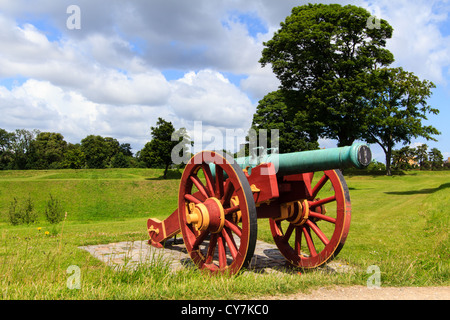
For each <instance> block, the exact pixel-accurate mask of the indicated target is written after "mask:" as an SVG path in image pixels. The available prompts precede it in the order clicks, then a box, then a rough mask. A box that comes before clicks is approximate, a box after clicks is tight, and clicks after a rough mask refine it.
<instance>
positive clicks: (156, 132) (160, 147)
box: [139, 118, 183, 179]
mask: <svg viewBox="0 0 450 320" xmlns="http://www.w3.org/2000/svg"><path fill="white" fill-rule="evenodd" d="M174 133H175V128H174V126H173V125H172V123H171V122H168V121H165V120H164V119H162V118H158V121H157V123H156V127H151V135H152V140H151V141H150V142H147V143H146V144H145V146H144V148H143V149H142V150H141V151H140V153H139V160H140V161H142V162H144V163H145V165H146V166H147V167H149V168H152V167H153V168H154V167H163V168H164V179H165V178H166V177H167V171H168V170H169V167H170V165H171V164H172V163H173V161H172V150H173V149H174V148H175V147H176V146H177V145H178V144H179V143H180V140H182V139H183V138H182V137H180V138H179V139H175V141H173V140H172V135H173V134H174Z"/></svg>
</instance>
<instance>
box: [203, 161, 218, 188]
mask: <svg viewBox="0 0 450 320" xmlns="http://www.w3.org/2000/svg"><path fill="white" fill-rule="evenodd" d="M202 169H203V172H204V174H205V180H206V186H207V187H208V191H209V194H211V195H213V194H215V192H214V187H213V183H212V181H213V178H212V174H211V169H210V168H209V165H208V164H207V163H203V164H202Z"/></svg>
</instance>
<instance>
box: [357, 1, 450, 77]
mask: <svg viewBox="0 0 450 320" xmlns="http://www.w3.org/2000/svg"><path fill="white" fill-rule="evenodd" d="M364 5H365V6H366V7H367V8H368V10H369V11H371V12H372V13H373V14H374V15H376V16H377V17H379V18H382V19H385V20H387V21H388V22H389V23H390V24H391V25H392V26H393V28H394V34H393V37H392V39H391V40H390V41H389V42H388V44H387V47H388V49H389V50H391V52H393V53H394V56H395V59H396V62H395V65H398V66H402V67H404V68H405V69H406V70H408V71H412V72H414V73H416V74H417V75H418V76H419V77H421V78H425V79H428V80H431V81H434V82H436V83H439V84H446V80H445V78H446V76H447V75H446V74H444V73H443V72H444V70H445V69H446V68H447V67H448V66H449V65H450V36H447V35H444V34H443V33H442V31H441V29H440V28H441V27H442V25H443V24H444V23H448V15H449V12H450V4H449V3H448V2H441V1H434V0H433V1H429V0H418V1H406V0H399V1H389V0H380V1H377V2H364Z"/></svg>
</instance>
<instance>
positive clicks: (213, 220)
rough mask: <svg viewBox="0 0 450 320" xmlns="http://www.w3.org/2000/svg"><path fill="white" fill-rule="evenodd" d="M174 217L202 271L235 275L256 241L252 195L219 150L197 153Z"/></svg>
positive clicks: (237, 170) (241, 175) (236, 168)
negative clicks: (177, 217) (176, 218)
mask: <svg viewBox="0 0 450 320" xmlns="http://www.w3.org/2000/svg"><path fill="white" fill-rule="evenodd" d="M178 216H179V222H180V228H181V233H182V235H183V240H184V243H185V246H186V249H187V251H188V252H189V255H190V257H191V259H192V260H193V262H194V263H195V264H196V265H197V266H198V267H199V268H200V269H203V270H209V271H211V272H220V273H230V274H235V273H237V272H238V271H239V270H240V269H241V268H242V267H246V266H247V265H248V263H249V262H250V260H251V258H252V256H253V253H254V250H255V245H256V236H257V216H256V207H255V202H254V199H253V194H252V191H251V189H250V186H249V183H248V180H247V178H246V177H245V175H244V173H243V172H242V169H241V168H240V167H239V166H238V165H237V164H236V163H234V161H233V160H230V161H228V160H227V159H226V158H224V157H223V156H222V155H221V154H219V153H217V152H211V151H203V152H200V153H198V154H196V155H195V156H194V157H193V158H192V159H191V160H190V162H189V163H188V164H187V165H186V168H185V169H184V172H183V176H182V177H181V182H180V189H179V198H178Z"/></svg>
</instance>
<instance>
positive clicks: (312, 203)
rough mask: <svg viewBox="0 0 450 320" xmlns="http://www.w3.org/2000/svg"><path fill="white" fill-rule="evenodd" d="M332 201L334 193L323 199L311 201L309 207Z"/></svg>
mask: <svg viewBox="0 0 450 320" xmlns="http://www.w3.org/2000/svg"><path fill="white" fill-rule="evenodd" d="M332 201H336V195H334V196H331V197H328V198H325V199H320V200H317V201H313V202H311V204H310V205H309V208H315V207H318V206H321V205H324V204H327V203H330V202H332Z"/></svg>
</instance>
